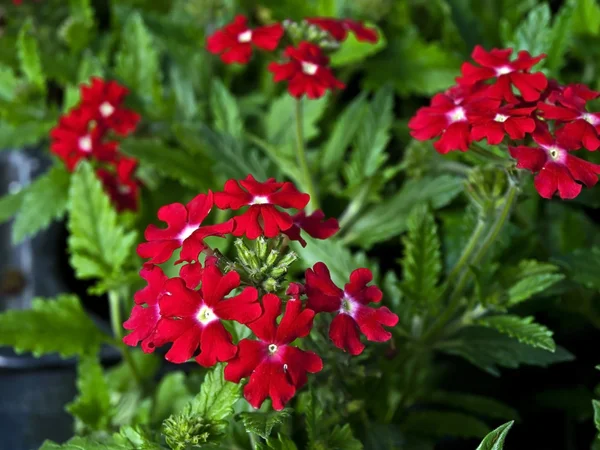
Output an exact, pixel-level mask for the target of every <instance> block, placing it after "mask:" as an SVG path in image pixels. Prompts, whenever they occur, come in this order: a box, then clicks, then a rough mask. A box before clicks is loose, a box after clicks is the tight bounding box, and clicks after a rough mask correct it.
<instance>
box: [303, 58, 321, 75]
mask: <svg viewBox="0 0 600 450" xmlns="http://www.w3.org/2000/svg"><path fill="white" fill-rule="evenodd" d="M317 70H319V66H317V65H316V64H313V63H309V62H306V61H302V72H304V73H305V74H306V75H310V76H313V75H314V74H316V73H317Z"/></svg>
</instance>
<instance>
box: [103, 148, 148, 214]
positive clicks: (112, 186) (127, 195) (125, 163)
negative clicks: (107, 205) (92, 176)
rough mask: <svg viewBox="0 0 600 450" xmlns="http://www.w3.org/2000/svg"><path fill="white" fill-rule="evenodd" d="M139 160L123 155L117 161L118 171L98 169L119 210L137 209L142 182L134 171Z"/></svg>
mask: <svg viewBox="0 0 600 450" xmlns="http://www.w3.org/2000/svg"><path fill="white" fill-rule="evenodd" d="M137 165H138V161H137V160H136V159H135V158H125V157H121V158H119V160H118V161H117V163H116V172H115V173H113V172H111V171H109V170H107V169H105V168H101V169H98V170H97V171H96V173H97V174H98V177H99V178H100V180H101V181H102V184H103V185H104V189H106V192H107V193H108V195H109V196H110V198H111V200H112V202H113V204H114V205H115V206H116V209H117V211H119V212H120V211H127V210H129V211H137V209H138V201H139V196H140V183H139V182H138V181H137V180H136V179H135V178H134V175H133V173H134V172H135V169H136V168H137Z"/></svg>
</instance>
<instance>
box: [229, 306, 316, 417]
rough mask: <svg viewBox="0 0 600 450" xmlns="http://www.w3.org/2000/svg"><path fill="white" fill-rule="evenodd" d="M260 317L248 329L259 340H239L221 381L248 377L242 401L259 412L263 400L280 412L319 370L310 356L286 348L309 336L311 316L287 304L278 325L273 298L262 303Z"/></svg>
mask: <svg viewBox="0 0 600 450" xmlns="http://www.w3.org/2000/svg"><path fill="white" fill-rule="evenodd" d="M262 303H263V307H264V313H263V315H262V316H261V317H260V318H259V319H258V320H255V321H254V322H252V323H250V324H248V327H249V328H250V329H251V330H252V331H253V332H254V334H255V335H256V337H257V338H258V339H259V340H256V341H255V340H251V339H242V340H241V341H240V343H239V344H238V346H239V350H238V353H237V355H236V356H235V357H234V358H233V359H231V360H229V361H228V362H227V367H225V379H226V380H228V381H232V382H234V383H239V381H240V380H241V379H242V378H247V377H249V380H248V384H246V386H245V387H244V397H245V398H246V400H248V402H249V403H250V404H251V405H252V406H253V407H255V408H260V406H261V405H262V403H263V402H264V401H265V399H266V398H267V397H270V398H271V401H272V402H273V409H275V410H277V411H280V410H282V409H283V408H284V407H285V405H286V403H287V402H288V401H290V399H291V398H292V397H293V396H294V395H295V393H296V390H297V389H300V388H301V387H302V386H304V384H305V383H306V381H307V375H306V374H307V373H317V372H319V371H321V370H322V369H323V361H322V360H321V358H319V356H318V355H316V354H315V353H313V352H307V351H304V350H300V349H299V348H297V347H293V346H291V345H290V344H291V343H292V342H293V341H294V340H296V339H298V338H303V337H305V336H307V335H308V334H309V333H310V330H311V328H312V324H313V318H314V315H315V313H314V312H313V311H311V310H310V309H304V310H303V309H302V303H301V302H300V301H297V300H290V301H288V302H287V305H286V307H285V313H284V314H283V318H282V319H281V322H279V324H277V317H278V316H279V315H280V314H281V300H280V299H279V298H278V297H277V296H276V295H274V294H266V295H265V296H264V297H263V299H262Z"/></svg>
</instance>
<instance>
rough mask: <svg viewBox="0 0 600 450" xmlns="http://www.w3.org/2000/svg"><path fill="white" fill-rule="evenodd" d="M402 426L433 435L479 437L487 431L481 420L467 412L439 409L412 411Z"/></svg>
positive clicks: (411, 430) (412, 431)
mask: <svg viewBox="0 0 600 450" xmlns="http://www.w3.org/2000/svg"><path fill="white" fill-rule="evenodd" d="M402 428H403V430H404V431H406V432H409V433H415V434H420V435H433V436H457V437H463V438H480V437H483V436H485V435H486V434H487V433H489V431H490V429H489V427H488V426H487V425H486V424H485V423H484V422H482V421H481V420H479V419H477V418H475V417H473V416H469V415H467V414H462V413H456V412H441V411H414V412H411V413H410V414H409V415H408V417H407V418H406V420H405V421H404V423H403V425H402Z"/></svg>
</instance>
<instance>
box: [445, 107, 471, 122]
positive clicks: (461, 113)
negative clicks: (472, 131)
mask: <svg viewBox="0 0 600 450" xmlns="http://www.w3.org/2000/svg"><path fill="white" fill-rule="evenodd" d="M446 117H448V120H449V121H450V123H454V122H464V121H465V120H467V116H466V114H465V109H464V108H463V107H462V106H459V107H457V108H454V109H452V110H450V111H448V112H447V113H446Z"/></svg>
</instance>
